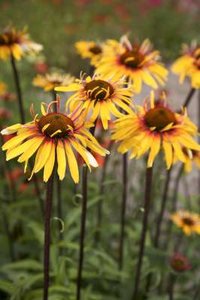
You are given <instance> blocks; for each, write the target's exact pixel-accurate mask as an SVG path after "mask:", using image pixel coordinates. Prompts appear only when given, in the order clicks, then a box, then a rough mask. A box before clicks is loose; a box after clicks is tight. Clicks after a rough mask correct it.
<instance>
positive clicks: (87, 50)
mask: <svg viewBox="0 0 200 300" xmlns="http://www.w3.org/2000/svg"><path fill="white" fill-rule="evenodd" d="M75 48H76V50H77V52H78V54H80V56H81V57H82V58H89V59H90V63H91V65H95V64H96V62H98V61H99V59H100V58H101V55H102V51H103V44H102V43H97V42H94V41H79V42H76V43H75Z"/></svg>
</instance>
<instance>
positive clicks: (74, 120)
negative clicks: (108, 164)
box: [1, 102, 109, 183]
mask: <svg viewBox="0 0 200 300" xmlns="http://www.w3.org/2000/svg"><path fill="white" fill-rule="evenodd" d="M52 104H53V102H52V103H51V104H50V105H49V106H48V107H47V109H46V110H45V107H44V104H42V105H41V112H42V116H41V117H38V115H36V116H35V117H34V120H33V121H32V122H29V123H26V124H24V125H21V124H16V125H13V126H10V127H8V128H6V129H4V130H2V132H1V133H2V134H11V133H16V136H15V137H13V138H11V139H10V140H9V141H8V142H6V143H5V144H4V145H3V147H2V149H3V150H7V153H6V159H7V160H10V159H12V158H15V157H17V156H19V158H18V162H20V163H23V162H24V163H25V171H26V168H27V164H28V161H29V159H30V158H31V157H32V156H33V155H35V154H36V155H35V163H34V167H33V170H32V174H31V177H32V175H33V174H34V173H37V172H39V171H40V170H41V169H43V168H44V173H43V180H44V181H45V182H47V181H48V179H49V177H50V176H51V174H52V171H53V168H54V166H56V165H57V173H58V176H59V179H60V180H63V179H64V177H65V173H66V169H67V165H68V168H69V171H70V173H71V176H72V178H73V180H74V182H75V183H77V182H78V181H79V170H78V164H77V160H76V156H75V154H74V150H75V151H76V152H77V153H79V154H80V156H81V157H82V158H83V160H84V162H85V163H86V164H87V166H88V167H89V169H90V166H93V167H97V166H98V164H97V162H96V160H95V158H94V157H93V155H92V154H91V153H90V152H89V151H88V149H90V150H92V151H94V152H96V153H98V154H100V155H102V156H105V154H106V153H109V152H108V151H107V150H105V149H103V148H102V147H101V146H100V145H99V144H98V142H97V141H96V139H95V138H94V137H93V136H92V134H91V133H90V132H89V131H88V130H87V129H86V124H84V120H83V119H82V116H81V115H80V113H77V112H73V113H72V114H70V115H66V114H63V113H60V112H56V113H55V112H52V111H51V106H52Z"/></svg>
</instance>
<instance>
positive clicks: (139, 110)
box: [112, 92, 200, 169]
mask: <svg viewBox="0 0 200 300" xmlns="http://www.w3.org/2000/svg"><path fill="white" fill-rule="evenodd" d="M196 134H197V127H196V126H195V125H194V124H193V123H192V122H191V121H190V119H189V118H188V117H187V115H186V111H183V113H182V114H179V113H176V112H174V111H173V110H172V109H171V108H170V107H169V106H168V105H167V103H166V102H164V101H163V102H161V101H159V102H156V103H155V101H154V93H153V92H152V93H151V97H150V101H148V100H147V101H146V102H145V103H144V105H143V106H138V107H136V111H132V112H131V113H128V114H127V115H126V116H123V117H122V118H119V119H118V120H116V121H115V122H114V128H113V135H112V139H113V140H115V141H117V142H120V146H119V148H118V150H119V152H121V153H125V152H127V151H129V150H130V158H133V157H135V158H140V157H141V156H142V155H144V154H145V153H147V152H148V153H149V155H148V161H147V167H152V165H153V162H154V160H155V158H156V156H157V155H158V153H159V152H160V151H161V149H162V150H163V151H164V154H165V160H166V165H167V169H169V168H170V167H171V165H172V163H173V160H174V156H176V158H178V160H180V161H182V162H185V160H186V159H185V155H184V153H183V150H182V148H183V147H185V148H187V149H192V150H198V151H199V150H200V145H198V144H197V142H196V141H195V140H194V139H193V136H194V135H196Z"/></svg>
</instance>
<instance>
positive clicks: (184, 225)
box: [170, 210, 200, 235]
mask: <svg viewBox="0 0 200 300" xmlns="http://www.w3.org/2000/svg"><path fill="white" fill-rule="evenodd" d="M170 219H171V220H172V222H173V223H174V224H175V225H176V226H177V227H179V228H181V229H182V230H183V232H184V233H185V234H186V235H191V234H192V233H197V234H200V216H199V215H198V214H196V213H191V212H189V211H184V210H180V211H177V212H176V213H174V214H172V215H171V216H170Z"/></svg>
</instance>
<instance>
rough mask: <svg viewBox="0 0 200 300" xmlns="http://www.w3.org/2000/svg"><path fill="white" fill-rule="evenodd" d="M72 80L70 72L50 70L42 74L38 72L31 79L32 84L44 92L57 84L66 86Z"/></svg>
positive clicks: (51, 89) (52, 88)
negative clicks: (63, 72)
mask: <svg viewBox="0 0 200 300" xmlns="http://www.w3.org/2000/svg"><path fill="white" fill-rule="evenodd" d="M73 81H74V77H73V76H72V75H70V74H62V73H61V72H51V73H47V74H44V75H40V74H38V75H37V76H36V77H35V78H34V79H33V85H34V86H37V87H40V88H42V89H44V91H45V92H49V91H53V90H54V89H55V87H57V86H67V85H69V84H70V83H72V82H73Z"/></svg>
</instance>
